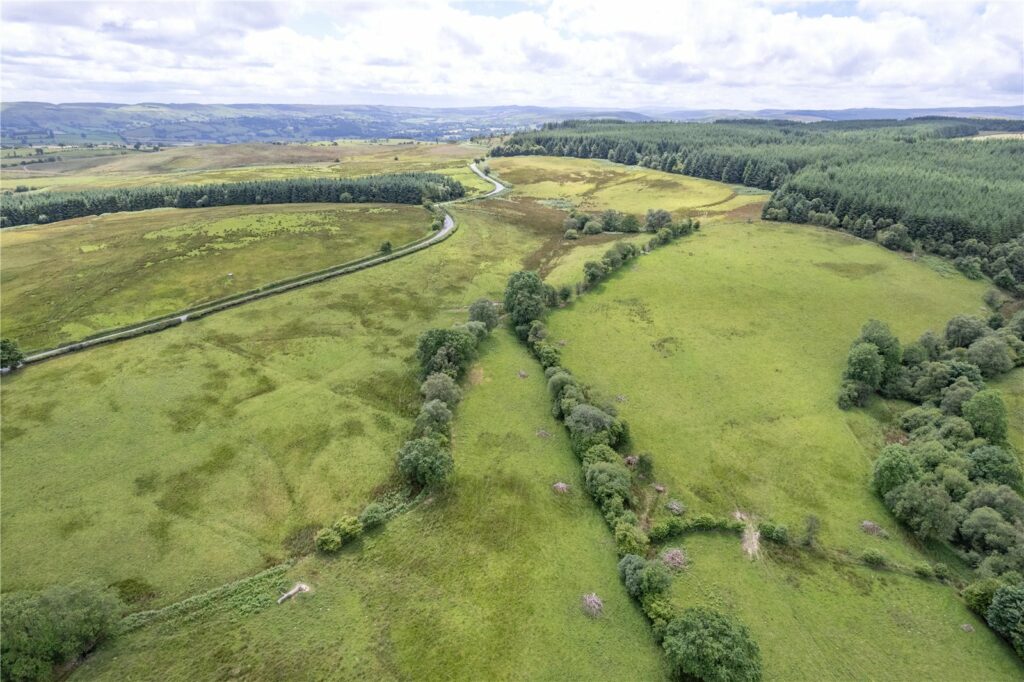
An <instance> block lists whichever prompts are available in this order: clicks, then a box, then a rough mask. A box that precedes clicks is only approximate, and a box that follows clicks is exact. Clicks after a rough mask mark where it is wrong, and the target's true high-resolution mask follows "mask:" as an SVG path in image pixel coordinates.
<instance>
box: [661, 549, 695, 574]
mask: <svg viewBox="0 0 1024 682" xmlns="http://www.w3.org/2000/svg"><path fill="white" fill-rule="evenodd" d="M661 561H662V563H664V564H665V565H666V566H668V567H669V569H671V570H673V571H681V570H683V569H684V568H686V566H687V564H688V563H689V561H688V560H687V558H686V552H684V551H683V550H682V549H680V548H678V547H673V548H671V549H666V550H665V551H664V552H662V553H661Z"/></svg>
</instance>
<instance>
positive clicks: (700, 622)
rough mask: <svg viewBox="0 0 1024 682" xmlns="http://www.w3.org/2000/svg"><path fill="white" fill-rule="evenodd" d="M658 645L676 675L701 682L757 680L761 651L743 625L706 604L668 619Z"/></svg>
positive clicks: (758, 677)
mask: <svg viewBox="0 0 1024 682" xmlns="http://www.w3.org/2000/svg"><path fill="white" fill-rule="evenodd" d="M662 648H664V650H665V654H666V655H667V656H668V659H669V663H670V664H671V665H672V667H673V668H674V669H675V670H676V671H677V672H678V673H680V674H682V675H685V676H689V677H691V678H695V679H698V680H703V682H757V681H758V680H760V679H761V651H760V649H759V648H758V646H757V643H755V642H754V640H753V639H752V638H751V637H750V632H749V631H748V630H747V628H746V627H745V626H743V625H741V624H739V623H737V622H735V621H733V620H731V619H730V618H728V617H727V616H725V615H724V614H722V613H719V612H718V611H715V610H713V609H709V608H707V607H696V608H690V609H686V610H685V611H683V613H682V614H681V615H680V616H679V617H678V618H675V619H673V620H672V621H670V622H669V624H668V626H667V627H666V628H665V638H664V640H663V641H662Z"/></svg>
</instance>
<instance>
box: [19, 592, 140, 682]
mask: <svg viewBox="0 0 1024 682" xmlns="http://www.w3.org/2000/svg"><path fill="white" fill-rule="evenodd" d="M121 608H122V604H121V600H120V599H119V598H118V597H117V595H116V594H115V593H114V592H113V591H112V590H110V589H105V588H103V587H101V586H100V585H97V584H93V583H77V584H74V585H69V586H59V585H58V586H54V587H50V588H48V589H46V590H44V591H42V592H35V593H29V592H12V593H9V594H6V595H4V598H3V610H2V612H0V670H2V674H3V679H4V680H5V681H6V680H12V681H13V680H17V681H22V680H24V681H26V682H27V681H28V680H40V679H50V678H51V676H52V673H53V668H54V666H57V665H61V664H64V663H66V662H68V661H71V660H74V659H75V658H77V657H79V656H81V655H83V654H85V653H87V652H89V651H91V650H92V649H93V648H95V647H96V645H98V644H100V643H101V642H103V641H104V640H105V639H107V638H108V637H109V636H110V635H111V634H112V633H113V631H114V626H115V625H116V623H117V620H118V617H119V615H120V611H121Z"/></svg>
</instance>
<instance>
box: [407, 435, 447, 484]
mask: <svg viewBox="0 0 1024 682" xmlns="http://www.w3.org/2000/svg"><path fill="white" fill-rule="evenodd" d="M454 468H455V463H454V461H453V460H452V455H451V453H450V452H448V450H446V449H445V448H443V447H442V446H441V444H440V443H438V442H437V441H436V440H434V439H433V438H417V439H415V440H410V441H407V442H406V443H405V444H404V445H403V446H402V448H401V449H400V450H399V451H398V470H399V471H400V472H401V474H402V476H404V477H405V479H406V480H407V481H409V482H411V483H415V484H419V485H422V486H427V487H429V486H435V485H439V484H441V483H443V482H444V480H445V479H446V478H448V476H450V475H451V473H452V470H453V469H454Z"/></svg>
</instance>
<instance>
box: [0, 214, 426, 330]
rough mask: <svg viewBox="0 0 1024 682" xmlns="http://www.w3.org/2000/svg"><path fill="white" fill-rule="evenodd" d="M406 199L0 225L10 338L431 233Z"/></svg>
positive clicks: (142, 313) (130, 312) (140, 315)
mask: <svg viewBox="0 0 1024 682" xmlns="http://www.w3.org/2000/svg"><path fill="white" fill-rule="evenodd" d="M431 220H432V216H431V215H430V213H429V212H427V211H425V210H424V209H423V208H421V207H418V206H404V205H398V204H360V205H345V206H339V205H333V204H332V205H328V204H325V205H319V204H286V205H263V206H219V207H212V208H199V209H173V208H171V209H154V210H150V211H141V212H134V213H114V214H106V215H102V216H91V217H87V218H77V219H73V220H65V221H61V222H57V223H51V224H48V225H38V226H32V227H25V228H19V229H7V230H3V231H2V232H0V248H2V249H3V253H4V258H3V264H2V266H0V282H2V284H3V289H2V293H0V303H2V305H3V309H4V335H5V336H7V337H10V338H13V339H16V340H17V341H18V342H19V343H20V345H21V346H22V347H24V348H30V349H36V348H46V347H51V346H55V345H58V344H60V343H66V342H70V341H76V340H79V339H81V338H83V337H85V336H88V335H90V334H94V333H96V332H98V331H101V330H103V329H110V328H112V327H119V326H122V325H127V324H131V323H133V322H139V321H142V320H145V319H148V318H151V317H157V316H160V315H165V314H169V313H173V312H175V311H177V310H181V309H183V308H186V307H189V306H193V305H196V304H198V303H203V302H206V301H211V300H214V299H217V298H221V297H223V296H229V295H231V294H236V293H239V292H243V291H247V290H249V289H254V288H257V287H259V286H261V285H264V284H267V283H269V282H273V281H276V280H280V279H285V278H288V277H292V276H295V275H300V274H302V273H306V272H312V271H315V270H320V269H323V268H326V267H329V266H331V265H337V264H339V263H344V262H346V261H350V260H355V259H357V258H361V257H364V256H369V255H372V254H374V253H376V252H377V251H378V249H379V248H380V245H381V243H382V242H384V241H390V242H391V243H392V245H393V246H394V247H398V246H401V245H403V244H407V243H409V242H412V241H416V240H417V239H420V238H422V237H425V236H426V235H427V234H429V226H430V221H431Z"/></svg>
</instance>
